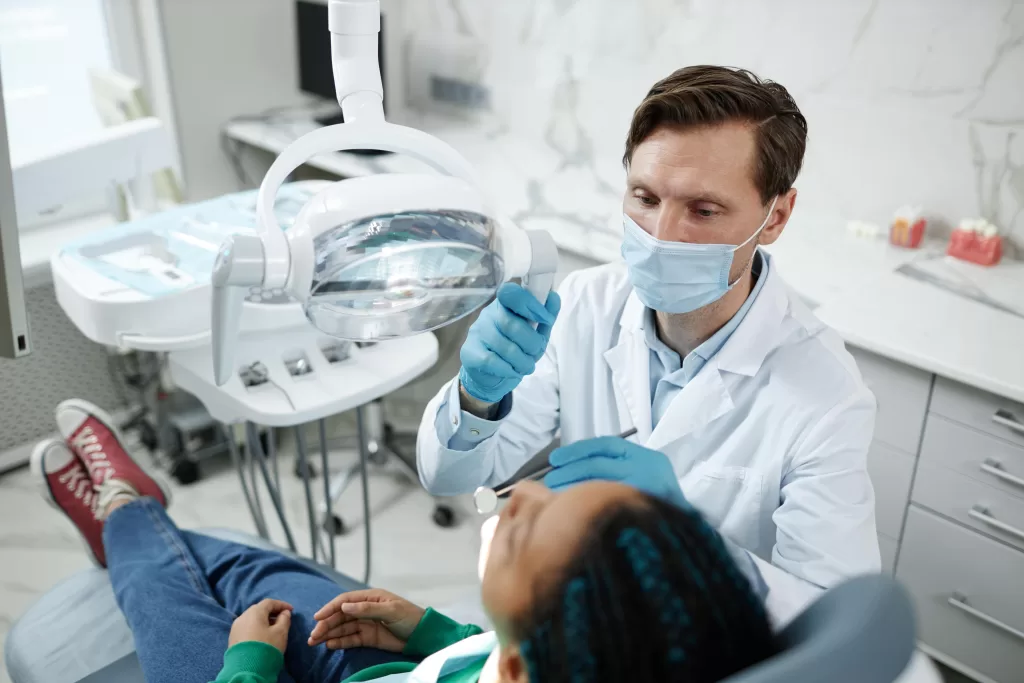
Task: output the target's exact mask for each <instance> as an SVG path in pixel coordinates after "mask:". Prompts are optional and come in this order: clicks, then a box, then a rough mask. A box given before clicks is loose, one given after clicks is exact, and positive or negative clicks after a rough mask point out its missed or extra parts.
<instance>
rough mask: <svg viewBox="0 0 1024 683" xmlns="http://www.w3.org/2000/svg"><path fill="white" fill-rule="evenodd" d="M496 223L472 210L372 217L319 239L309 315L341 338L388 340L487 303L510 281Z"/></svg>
mask: <svg viewBox="0 0 1024 683" xmlns="http://www.w3.org/2000/svg"><path fill="white" fill-rule="evenodd" d="M496 230H497V226H496V224H495V223H494V222H493V221H492V220H491V219H490V218H488V217H486V216H483V215H481V214H477V213H472V212H467V211H424V212H405V213H395V214H387V215H380V216H373V217H368V218H364V219H360V220H358V221H352V222H349V223H346V224H343V225H339V226H338V227H336V228H334V229H332V230H329V231H327V232H325V233H323V234H321V235H320V236H319V237H317V238H316V239H315V240H314V249H315V258H316V265H315V270H314V274H313V284H312V288H311V291H310V298H309V300H308V303H307V305H306V316H307V317H308V318H309V320H310V321H311V322H312V323H313V324H314V325H315V326H316V327H317V328H319V329H320V330H321V331H323V332H325V333H327V334H330V335H332V336H335V337H340V338H342V339H355V340H361V339H388V338H393V337H401V336H408V335H410V334H416V333H419V332H426V331H428V330H432V329H435V328H437V327H441V326H442V325H445V324H448V323H451V322H453V321H455V320H458V319H459V318H462V317H463V316H466V315H468V314H469V313H472V312H473V311H475V310H476V309H477V308H479V307H480V306H482V305H483V304H484V303H486V302H487V301H488V300H489V299H490V298H491V296H493V294H494V291H495V290H496V289H497V288H498V286H499V285H500V284H501V283H502V281H503V275H504V264H503V263H502V261H501V258H500V257H499V256H498V255H497V254H496V253H495V252H494V249H493V244H494V237H495V233H496Z"/></svg>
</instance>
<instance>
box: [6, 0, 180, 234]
mask: <svg viewBox="0 0 1024 683" xmlns="http://www.w3.org/2000/svg"><path fill="white" fill-rule="evenodd" d="M159 36H160V25H159V13H158V11H157V9H156V0H0V75H2V78H3V98H4V107H5V112H6V122H7V133H8V140H9V147H10V152H11V162H12V165H13V166H14V168H15V177H16V178H17V168H18V167H19V166H22V165H24V164H26V163H28V162H31V161H33V160H40V159H51V160H54V161H55V162H57V163H58V164H59V163H61V162H60V159H61V154H62V153H63V152H65V151H68V150H70V149H73V148H75V147H79V146H81V145H82V144H83V143H88V144H90V145H93V146H95V145H96V144H101V145H108V144H109V145H111V149H112V150H113V149H118V150H120V151H119V152H117V153H116V154H120V155H121V156H120V157H118V156H111V157H110V158H111V161H112V164H113V165H116V164H117V163H118V162H117V161H116V159H118V158H123V155H124V154H125V153H126V148H125V146H124V144H123V143H122V144H120V145H119V146H117V147H114V146H113V145H115V144H117V141H116V140H113V138H112V137H111V135H110V134H106V135H103V134H102V130H103V128H104V127H105V125H106V126H114V125H118V124H120V123H121V122H122V120H121V117H120V116H119V115H117V114H116V113H115V115H114V116H111V106H115V107H118V108H120V107H122V106H123V105H122V104H120V100H118V99H117V98H119V97H121V95H122V94H124V93H125V92H129V93H132V92H133V90H132V87H135V88H138V87H140V86H141V87H142V88H143V90H144V91H150V92H140V93H139V95H138V96H139V97H141V98H142V100H138V99H134V98H135V95H134V94H132V95H131V97H132V98H133V99H131V102H132V103H135V102H141V101H144V100H148V102H152V99H153V98H152V97H151V95H153V94H154V93H152V92H151V89H150V88H149V87H147V86H149V85H151V84H152V82H153V81H155V82H156V83H157V86H158V87H157V90H158V92H157V93H156V95H157V96H158V97H157V98H156V99H157V103H158V106H157V107H156V111H155V112H153V111H152V109H153V108H152V107H151V106H149V104H148V103H147V104H146V105H145V106H144V108H145V109H146V110H147V113H156V114H157V115H158V116H159V117H160V119H161V121H163V129H162V132H161V133H160V134H161V135H166V136H167V138H166V139H168V140H169V141H170V144H171V147H172V148H173V147H174V144H175V139H174V135H173V120H172V116H171V113H170V92H169V87H168V86H167V79H166V65H165V63H164V61H163V59H162V42H161V39H160V37H159ZM94 70H96V71H98V72H100V73H97V74H95V76H96V78H95V79H94V78H92V77H91V75H93V74H92V73H91V72H93V71H94ZM122 75H123V76H122ZM124 76H127V78H124ZM133 83H134V86H131V84H133ZM97 84H98V85H97ZM111 84H114V85H113V86H111ZM126 84H127V85H126ZM94 87H97V88H98V90H97V93H102V96H101V98H100V100H98V101H97V100H94V97H93V96H94V92H93V88H94ZM111 87H113V88H114V89H113V91H111ZM111 98H115V99H113V100H112V99H111ZM112 102H114V103H115V104H113V105H112V104H111V103H112ZM141 106H143V105H140V107H141ZM100 109H102V110H103V111H102V112H101V111H100ZM117 111H118V112H120V111H121V109H118V110H117ZM138 115H139V113H138V111H137V110H136V111H134V113H133V114H132V116H131V117H134V116H138ZM131 117H129V118H131ZM114 137H117V136H116V135H115V136H114ZM150 139H152V137H151V138H150ZM132 144H134V143H132ZM139 144H144V143H143V142H139ZM99 149H100V154H101V155H102V154H103V153H104V147H101V148H99ZM128 153H130V152H128ZM112 154H115V153H114V152H112ZM170 165H173V164H170ZM64 168H66V167H64ZM23 177H24V176H23ZM35 177H36V181H35V182H38V180H39V178H38V176H35ZM92 179H93V180H94V181H99V182H93V183H92V184H91V187H90V186H89V183H84V185H85V187H84V188H82V189H80V190H79V191H80V192H81V193H82V194H84V195H86V196H71V195H70V194H69V196H67V197H65V196H63V194H62V193H63V192H64V190H63V189H59V190H58V191H57V192H55V193H54V196H53V197H50V196H49V195H47V196H41V195H38V194H33V196H35V197H36V198H37V199H38V200H39V201H38V202H36V203H35V205H32V206H28V207H27V206H25V203H22V204H21V206H20V207H19V213H18V224H19V228H21V229H24V228H31V227H35V226H38V225H42V224H47V223H54V222H63V221H66V220H70V219H75V218H78V217H81V216H86V215H90V216H97V217H98V216H99V215H101V214H105V213H108V212H109V210H110V209H111V208H114V207H116V206H120V204H119V203H118V200H117V197H118V196H121V197H122V199H123V195H121V194H120V193H111V192H110V190H111V188H110V187H104V189H103V190H102V191H100V190H97V189H96V187H97V186H101V185H102V180H101V176H98V175H94V176H92ZM16 184H17V180H16ZM136 185H137V184H136ZM52 187H56V186H51V188H52ZM59 187H60V188H64V187H66V185H64V184H61V185H60V186H59ZM134 189H138V190H139V191H140V192H143V189H142V187H141V186H138V187H135V188H134ZM26 191H28V192H31V190H26ZM73 191H74V188H71V189H70V190H69V192H73ZM150 194H151V192H150ZM141 196H142V195H137V196H136V199H138V198H139V197H141ZM55 202H59V204H58V205H56V206H48V205H49V204H51V203H55ZM40 204H43V205H46V207H47V208H45V209H44V208H42V207H41V206H39V205H40Z"/></svg>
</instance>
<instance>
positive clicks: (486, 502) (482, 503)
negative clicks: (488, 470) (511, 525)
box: [473, 427, 636, 515]
mask: <svg viewBox="0 0 1024 683" xmlns="http://www.w3.org/2000/svg"><path fill="white" fill-rule="evenodd" d="M634 434H636V427H632V428H630V429H627V430H626V431H624V432H622V433H621V434H619V438H620V439H628V438H629V437H631V436H633V435H634ZM553 469H555V468H554V467H552V466H551V465H545V466H544V467H542V468H540V469H539V470H536V471H534V472H529V473H527V474H524V475H523V476H521V477H519V478H517V479H511V480H509V481H506V482H504V483H503V484H498V487H497V488H496V489H492V488H490V487H489V486H481V487H479V488H478V489H477V490H476V491H474V492H473V503H474V504H475V505H476V511H477V512H478V513H479V514H481V515H488V514H490V513H492V512H494V511H495V510H496V509H497V508H498V501H499V500H500V499H502V498H508V497H509V496H510V495H512V492H513V491H514V490H515V488H516V484H518V483H519V482H521V481H537V480H538V479H541V478H543V477H544V475H546V474H547V473H548V472H550V471H551V470H553Z"/></svg>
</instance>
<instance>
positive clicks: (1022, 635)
mask: <svg viewBox="0 0 1024 683" xmlns="http://www.w3.org/2000/svg"><path fill="white" fill-rule="evenodd" d="M947 602H948V603H949V606H950V607H955V608H956V609H958V610H960V611H961V612H966V613H967V614H970V615H971V616H972V617H974V618H975V619H977V620H979V621H983V622H985V623H986V624H988V625H989V626H995V627H996V628H997V629H999V630H1000V631H1005V632H1006V633H1009V634H1010V635H1011V636H1013V637H1015V638H1019V639H1020V640H1024V631H1018V630H1017V629H1015V628H1014V627H1012V626H1010V625H1009V624H1004V623H1003V622H1001V621H999V620H998V619H996V618H995V617H990V616H989V615H987V614H985V613H984V612H982V611H981V610H980V609H975V608H974V607H971V606H970V605H968V604H967V598H965V597H964V596H962V595H960V594H959V593H954V594H953V595H952V596H950V597H949V599H948V600H947Z"/></svg>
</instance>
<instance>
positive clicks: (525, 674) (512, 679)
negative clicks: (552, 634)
mask: <svg viewBox="0 0 1024 683" xmlns="http://www.w3.org/2000/svg"><path fill="white" fill-rule="evenodd" d="M498 680H499V681H500V682H501V683H530V672H529V671H527V670H526V660H525V659H523V653H522V652H521V651H520V650H519V646H518V645H504V646H502V648H501V655H499V658H498Z"/></svg>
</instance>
